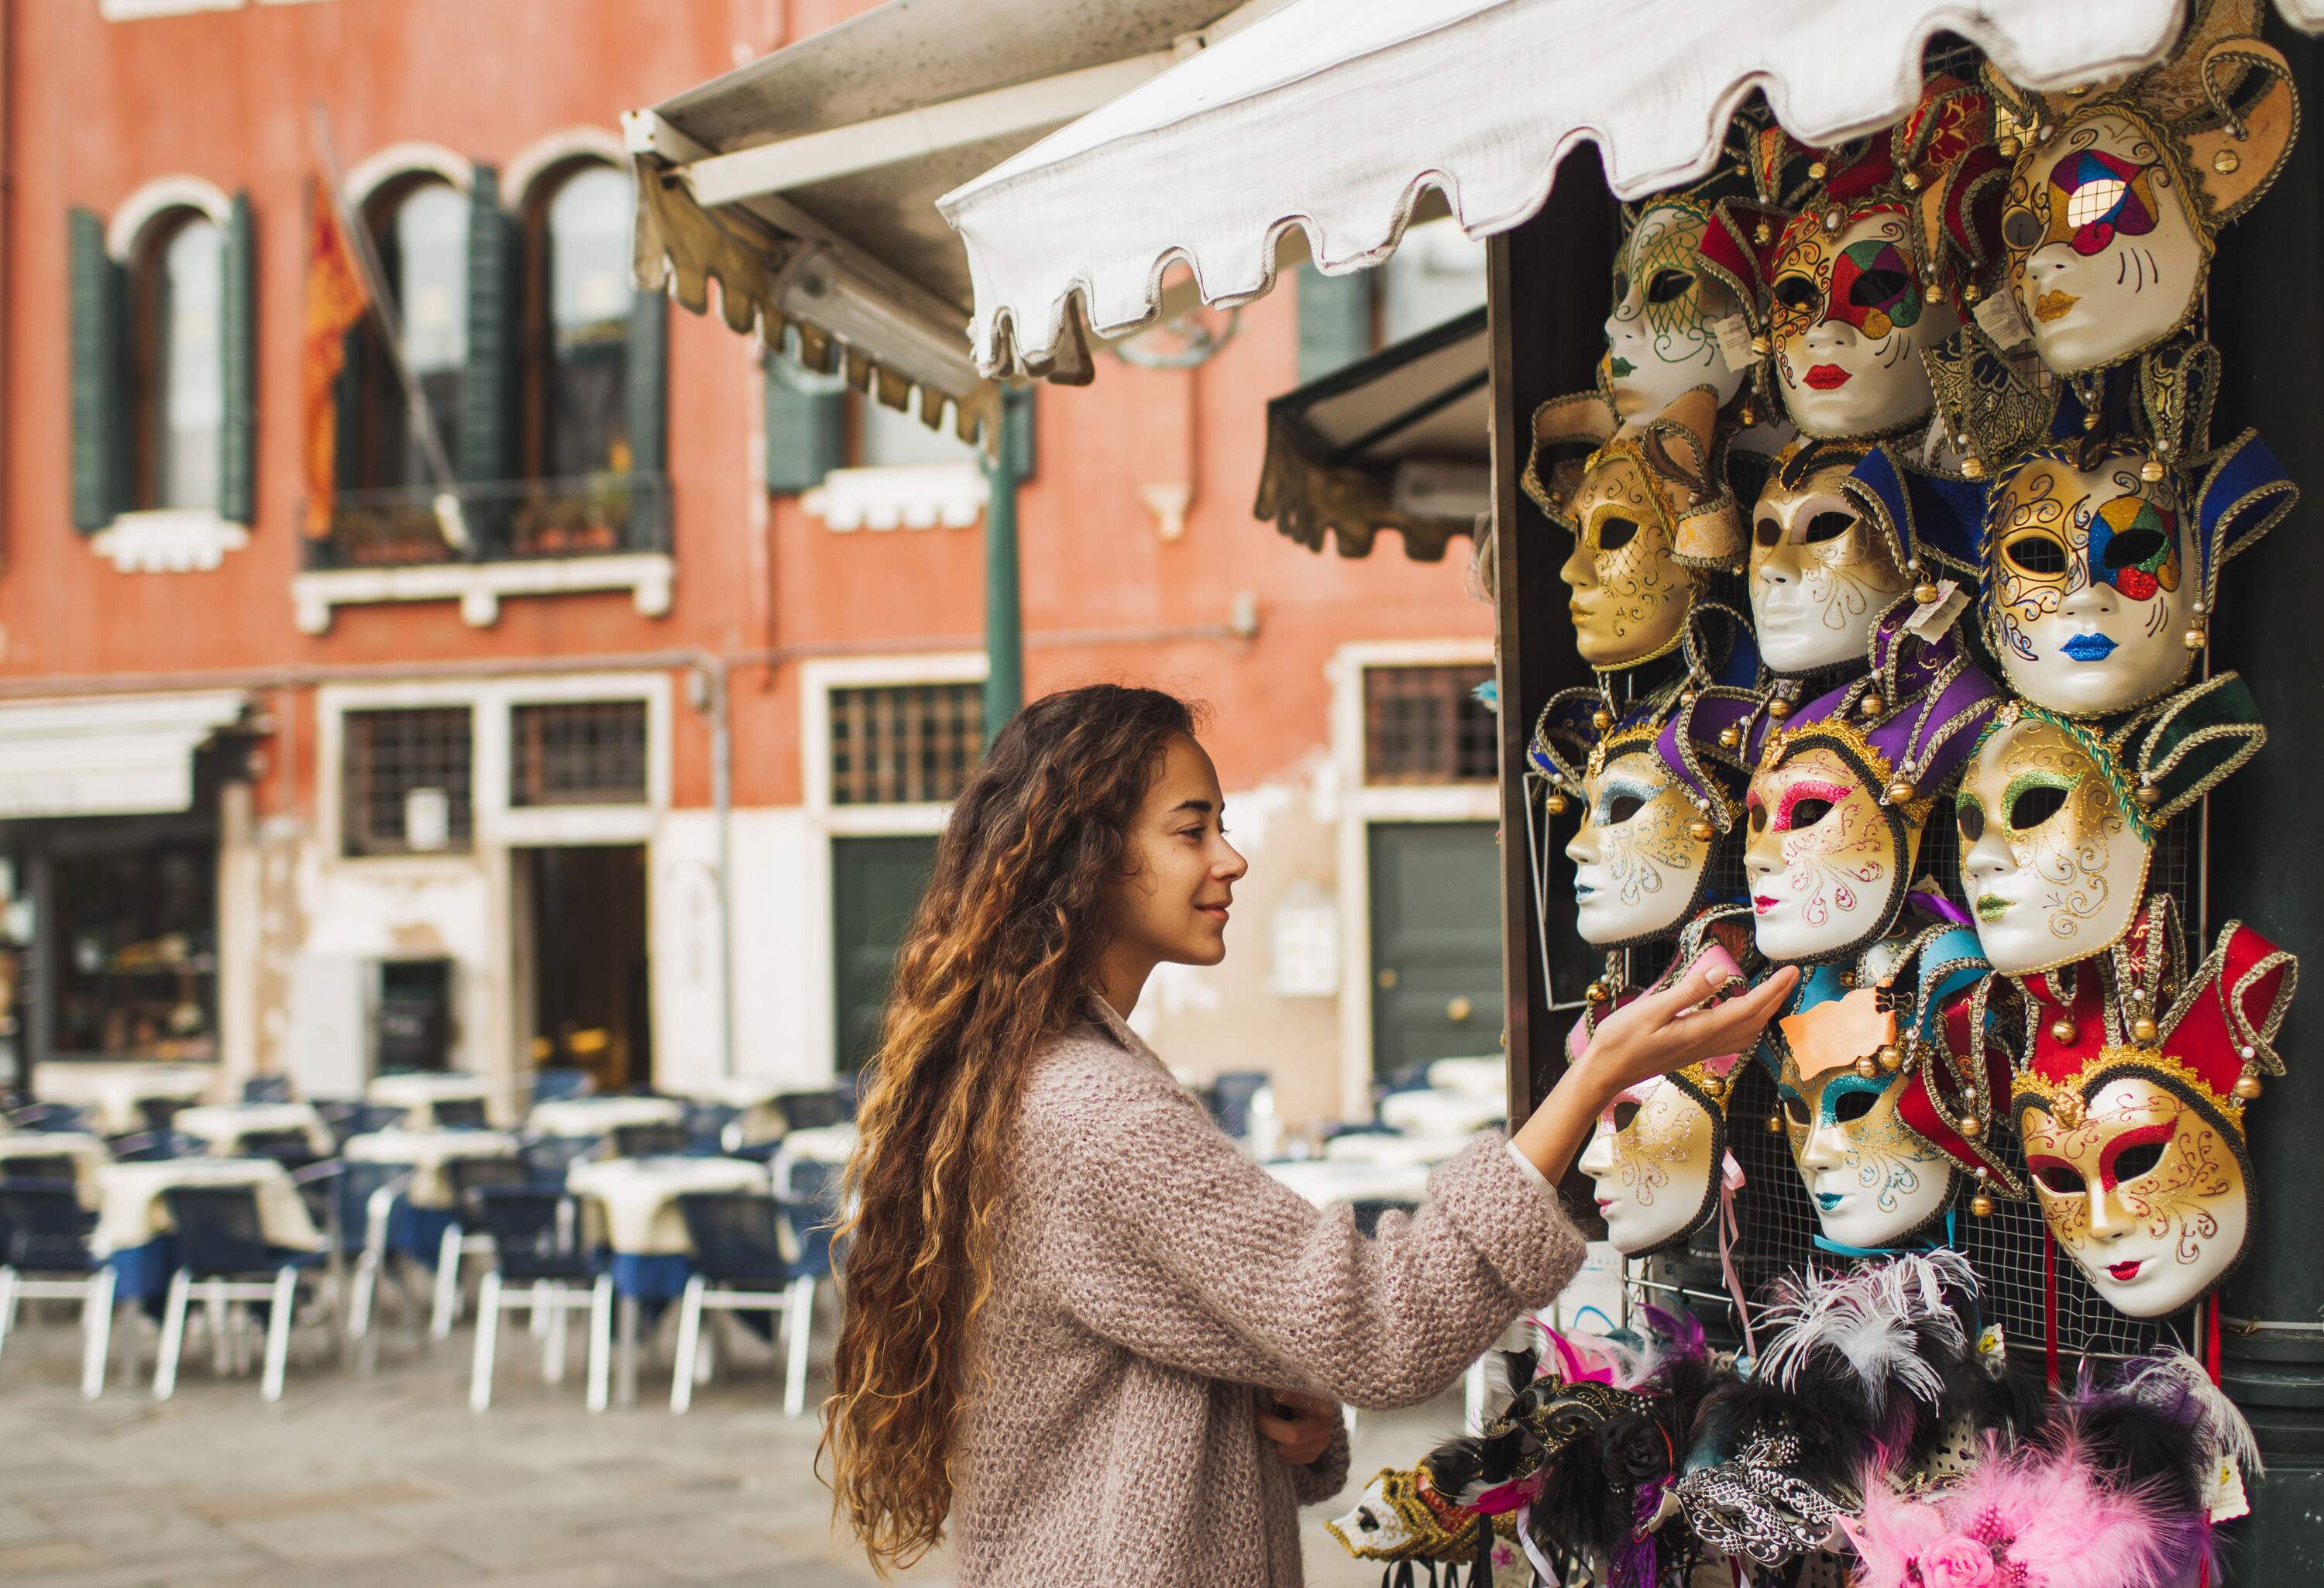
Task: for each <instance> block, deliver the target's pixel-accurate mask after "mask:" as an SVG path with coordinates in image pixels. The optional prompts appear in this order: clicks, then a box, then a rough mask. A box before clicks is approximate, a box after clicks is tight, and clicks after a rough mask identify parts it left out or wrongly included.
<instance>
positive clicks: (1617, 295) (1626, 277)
mask: <svg viewBox="0 0 2324 1588" xmlns="http://www.w3.org/2000/svg"><path fill="white" fill-rule="evenodd" d="M1629 295H1630V272H1628V271H1626V270H1618V271H1616V272H1614V301H1615V302H1617V303H1619V302H1621V301H1622V300H1624V299H1626V298H1628V296H1629Z"/></svg>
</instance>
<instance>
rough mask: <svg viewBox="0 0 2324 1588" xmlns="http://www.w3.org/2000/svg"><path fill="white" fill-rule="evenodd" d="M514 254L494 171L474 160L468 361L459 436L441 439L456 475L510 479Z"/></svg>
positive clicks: (509, 219) (511, 220) (511, 227)
mask: <svg viewBox="0 0 2324 1588" xmlns="http://www.w3.org/2000/svg"><path fill="white" fill-rule="evenodd" d="M518 252H519V249H518V236H517V227H516V217H514V216H512V215H511V214H509V212H508V211H507V210H505V209H503V208H501V180H500V172H499V171H496V170H495V169H493V167H491V166H489V165H480V166H478V167H476V168H475V184H474V185H473V186H472V187H471V188H470V189H469V190H468V365H467V368H466V370H465V371H463V372H462V374H461V379H460V434H459V438H458V439H457V441H451V440H450V439H448V438H447V445H448V446H449V448H450V450H451V451H452V454H453V462H454V465H455V466H456V467H457V469H458V471H459V475H460V478H461V479H462V480H464V481H484V480H508V479H513V478H515V477H516V473H517V467H518V465H517V407H516V342H517V306H518V302H519V299H518V291H519V286H520V277H519V276H518V274H517V270H518V262H517V255H518Z"/></svg>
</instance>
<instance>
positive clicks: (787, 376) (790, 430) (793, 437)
mask: <svg viewBox="0 0 2324 1588" xmlns="http://www.w3.org/2000/svg"><path fill="white" fill-rule="evenodd" d="M845 401H846V393H845V392H844V389H842V387H841V386H840V383H839V382H838V380H837V379H836V378H835V377H831V376H824V375H816V374H809V373H808V372H807V370H804V369H802V368H800V367H799V363H798V360H797V359H795V358H793V357H791V356H790V355H788V354H787V353H779V352H775V351H772V350H770V351H769V352H768V354H767V420H766V423H767V489H768V490H770V491H773V492H776V493H778V494H784V495H793V494H798V492H801V491H811V490H813V489H814V488H815V487H816V486H817V485H821V484H823V476H824V475H827V474H829V473H830V472H831V471H832V470H833V469H835V468H838V467H841V466H844V464H845V463H846V461H847V423H846V416H845V410H844V407H843V406H842V405H843V404H844V402H845Z"/></svg>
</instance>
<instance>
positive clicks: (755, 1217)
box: [669, 1191, 830, 1417]
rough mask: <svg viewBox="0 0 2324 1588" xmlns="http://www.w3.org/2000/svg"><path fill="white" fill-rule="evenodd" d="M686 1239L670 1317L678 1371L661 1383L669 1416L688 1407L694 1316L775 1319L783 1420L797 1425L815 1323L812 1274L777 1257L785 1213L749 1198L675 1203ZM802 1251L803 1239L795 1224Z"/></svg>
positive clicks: (700, 1197)
mask: <svg viewBox="0 0 2324 1588" xmlns="http://www.w3.org/2000/svg"><path fill="white" fill-rule="evenodd" d="M792 1212H793V1210H792V1209H790V1208H788V1207H785V1206H783V1205H780V1204H779V1203H777V1202H776V1201H775V1199H774V1198H773V1197H772V1196H767V1195H765V1194H764V1193H762V1192H757V1191H729V1192H719V1193H715V1194H707V1193H698V1192H697V1193H691V1194H688V1195H687V1196H680V1197H679V1198H678V1213H679V1214H680V1215H681V1216H682V1217H683V1218H684V1219H685V1220H686V1233H687V1238H688V1239H689V1240H691V1241H692V1242H693V1243H694V1270H695V1271H694V1277H693V1278H692V1279H688V1280H687V1282H686V1295H685V1298H684V1300H682V1301H681V1302H680V1303H679V1307H678V1363H677V1367H676V1369H675V1371H672V1372H671V1374H670V1380H669V1409H670V1410H672V1411H673V1412H684V1411H685V1410H686V1409H687V1408H688V1407H690V1406H691V1405H693V1404H694V1377H695V1360H696V1355H697V1353H699V1351H700V1349H701V1342H702V1315H703V1313H704V1311H705V1309H715V1310H717V1311H720V1312H762V1313H770V1314H773V1313H779V1314H781V1315H782V1319H783V1336H782V1337H783V1343H784V1344H785V1345H786V1346H787V1347H788V1364H787V1366H786V1368H785V1371H784V1376H783V1415H784V1416H786V1417H798V1415H799V1414H800V1412H802V1411H804V1410H805V1409H806V1407H807V1335H808V1333H809V1327H808V1325H809V1324H810V1322H811V1320H812V1319H813V1318H814V1316H815V1281H816V1277H817V1272H818V1270H817V1269H816V1266H815V1265H814V1264H812V1263H810V1262H808V1261H806V1260H802V1261H799V1262H793V1261H791V1260H788V1259H787V1258H786V1257H785V1256H784V1255H783V1249H782V1237H781V1234H780V1233H779V1229H778V1226H777V1220H778V1219H779V1218H785V1217H790V1216H791V1215H792ZM793 1230H794V1233H798V1234H799V1235H800V1236H801V1237H802V1239H801V1241H800V1245H801V1247H802V1249H803V1252H804V1249H805V1247H806V1246H807V1241H806V1240H805V1239H804V1236H805V1235H806V1233H807V1232H805V1231H803V1230H801V1229H800V1228H799V1226H798V1223H797V1222H796V1221H795V1222H794V1223H793ZM829 1251H830V1248H829V1244H828V1242H825V1244H824V1246H823V1249H822V1255H823V1257H824V1264H823V1266H822V1268H821V1269H820V1271H821V1272H824V1273H827V1272H829V1271H830V1270H829V1263H828V1259H829Z"/></svg>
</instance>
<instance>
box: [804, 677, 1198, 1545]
mask: <svg viewBox="0 0 2324 1588" xmlns="http://www.w3.org/2000/svg"><path fill="white" fill-rule="evenodd" d="M1194 725H1195V721H1194V711H1193V709H1192V708H1190V707H1189V706H1187V705H1186V704H1185V702H1183V701H1181V700H1179V699H1177V698H1176V697H1173V696H1170V695H1166V694H1164V693H1162V692H1161V691H1159V690H1155V689H1137V688H1122V687H1120V686H1116V685H1111V684H1102V685H1093V686H1091V687H1089V688H1080V689H1073V690H1068V691H1065V692H1064V693H1061V694H1056V695H1051V696H1048V697H1046V698H1044V699H1041V700H1037V701H1035V702H1034V703H1033V704H1031V705H1030V706H1027V707H1026V708H1025V709H1024V710H1023V711H1022V712H1020V713H1019V715H1018V716H1017V717H1016V719H1015V720H1014V721H1012V722H1011V723H1010V725H1008V726H1007V727H1006V728H1004V729H1002V730H1001V734H999V736H998V737H996V738H995V739H994V741H993V743H992V747H991V750H990V751H988V752H986V755H985V758H984V762H983V764H982V766H981V767H979V768H978V769H977V771H976V772H975V774H974V775H973V777H971V778H970V779H969V780H968V786H967V787H966V788H965V789H963V790H962V791H961V795H960V799H959V800H958V801H957V802H956V803H955V804H954V807H953V811H952V817H951V819H950V820H948V821H947V822H946V823H945V830H944V836H943V837H942V839H941V840H940V841H939V842H938V844H937V845H936V871H935V873H934V875H933V876H932V877H931V878H930V879H929V882H928V889H927V894H926V896H925V897H924V898H923V899H922V900H921V901H920V907H919V910H918V913H917V914H916V915H915V916H914V917H913V919H912V925H911V928H910V930H909V931H908V933H907V934H906V936H905V938H904V943H903V946H902V948H901V949H900V950H899V953H898V955H897V956H896V971H895V980H894V982H893V983H892V986H891V990H890V994H889V999H888V1011H887V1016H886V1020H885V1023H884V1025H883V1026H882V1029H881V1039H880V1048H879V1051H878V1053H877V1054H876V1055H875V1056H874V1057H873V1058H872V1060H871V1065H870V1066H869V1068H868V1070H867V1079H868V1081H869V1085H868V1086H867V1088H866V1090H865V1093H864V1095H863V1099H862V1109H861V1112H860V1114H859V1117H858V1120H857V1130H858V1132H859V1136H858V1140H857V1145H856V1149H855V1153H854V1156H853V1158H852V1159H850V1160H849V1163H848V1166H847V1177H846V1187H847V1191H848V1194H849V1197H850V1200H851V1202H852V1205H853V1209H854V1211H853V1214H852V1215H851V1216H850V1217H849V1218H848V1219H847V1220H846V1221H845V1223H844V1224H843V1225H842V1227H841V1234H842V1235H843V1236H844V1238H845V1239H846V1241H847V1247H846V1251H847V1259H846V1271H845V1290H844V1294H845V1297H846V1306H845V1317H844V1322H843V1324H842V1325H841V1327H840V1334H839V1345H838V1349H837V1353H836V1354H835V1358H834V1361H833V1376H834V1378H835V1380H836V1382H837V1392H836V1393H835V1394H834V1395H833V1396H832V1397H831V1399H829V1400H827V1401H825V1403H824V1408H823V1419H824V1420H823V1439H822V1443H821V1445H819V1446H818V1448H817V1451H816V1466H817V1470H818V1472H820V1471H821V1468H822V1461H823V1456H824V1454H825V1453H826V1452H827V1453H828V1454H830V1455H831V1456H832V1458H833V1463H832V1465H833V1472H832V1474H831V1477H830V1480H829V1481H830V1483H831V1488H832V1495H833V1508H834V1510H835V1512H837V1513H840V1514H844V1516H845V1517H846V1518H847V1519H848V1521H849V1523H850V1524H851V1525H852V1526H853V1528H854V1531H855V1534H856V1537H858V1539H859V1540H860V1541H861V1542H862V1545H863V1547H864V1549H865V1551H866V1552H867V1553H868V1554H869V1555H870V1556H871V1563H872V1565H873V1566H874V1567H875V1568H877V1569H878V1570H879V1571H880V1572H881V1574H882V1575H884V1574H886V1572H887V1571H888V1569H889V1568H890V1567H891V1566H893V1567H899V1568H900V1567H904V1566H908V1565H911V1564H912V1563H913V1562H914V1561H917V1560H918V1559H919V1558H920V1557H921V1556H924V1555H926V1554H927V1552H928V1551H929V1550H930V1549H931V1548H933V1547H935V1546H936V1544H938V1543H939V1542H940V1541H941V1540H942V1539H943V1537H944V1524H945V1516H946V1514H947V1513H948V1512H949V1511H950V1510H951V1509H952V1491H953V1484H952V1470H951V1463H952V1456H953V1453H954V1428H955V1427H956V1426H957V1425H958V1423H959V1419H960V1416H961V1411H962V1408H963V1407H964V1405H965V1404H966V1403H967V1401H968V1399H969V1398H970V1395H971V1392H972V1390H973V1386H972V1385H970V1384H969V1383H968V1381H967V1380H968V1377H969V1371H968V1362H969V1361H970V1353H969V1350H968V1345H969V1342H970V1340H971V1337H972V1336H973V1334H974V1331H975V1326H976V1320H977V1316H978V1314H979V1313H980V1312H981V1311H982V1308H983V1306H984V1304H985V1301H986V1299H987V1297H989V1296H990V1294H991V1251H992V1248H993V1241H992V1235H993V1224H994V1221H995V1218H996V1216H997V1214H999V1211H1000V1209H1001V1206H1002V1205H1003V1200H1004V1192H1005V1188H1006V1186H1007V1181H1008V1164H1007V1159H1006V1149H1007V1143H1008V1140H1009V1137H1010V1124H1011V1122H1012V1120H1013V1117H1014V1111H1015V1107H1016V1103H1017V1099H1018V1096H1019V1093H1020V1092H1021V1090H1022V1081H1023V1078H1024V1075H1025V1071H1026V1068H1027V1066H1028V1065H1029V1064H1030V1063H1031V1062H1032V1060H1033V1058H1034V1057H1035V1056H1036V1055H1037V1053H1038V1052H1039V1051H1040V1049H1041V1048H1042V1045H1043V1044H1044V1043H1045V1042H1046V1041H1047V1039H1050V1038H1051V1037H1054V1036H1056V1034H1057V1033H1058V1032H1060V1031H1063V1030H1065V1029H1066V1028H1068V1027H1070V1026H1072V1025H1074V1024H1076V1023H1078V1022H1079V1021H1081V1020H1084V1019H1086V1018H1087V1016H1086V1013H1085V1008H1086V1000H1087V998H1088V995H1089V993H1090V992H1091V991H1092V990H1093V987H1094V986H1095V984H1096V978H1097V967H1098V956H1099V955H1100V954H1101V953H1102V950H1103V949H1104V946H1105V943H1106V937H1107V933H1108V931H1109V928H1110V923H1109V920H1108V915H1107V910H1108V905H1109V900H1110V896H1111V884H1112V883H1113V882H1115V881H1116V880H1118V879H1120V877H1122V876H1123V875H1124V874H1125V873H1126V870H1127V861H1126V859H1125V850H1126V847H1127V845H1128V839H1129V832H1130V822H1131V820H1132V818H1133V817H1135V816H1136V815H1137V812H1138V808H1139V804H1140V803H1141V802H1142V801H1143V799H1145V796H1146V791H1147V789H1148V785H1149V784H1150V783H1151V781H1152V780H1153V778H1154V775H1155V773H1156V771H1157V770H1158V767H1159V764H1160V762H1161V759H1162V756H1163V754H1164V752H1165V751H1166V750H1167V747H1168V746H1169V744H1170V743H1171V742H1172V741H1173V740H1174V739H1176V738H1179V737H1181V736H1186V735H1191V734H1193V733H1194Z"/></svg>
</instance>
